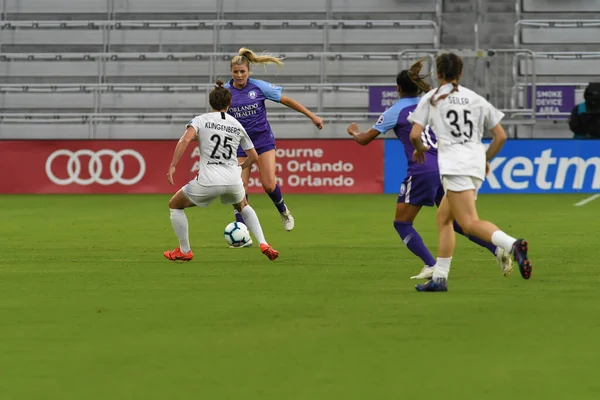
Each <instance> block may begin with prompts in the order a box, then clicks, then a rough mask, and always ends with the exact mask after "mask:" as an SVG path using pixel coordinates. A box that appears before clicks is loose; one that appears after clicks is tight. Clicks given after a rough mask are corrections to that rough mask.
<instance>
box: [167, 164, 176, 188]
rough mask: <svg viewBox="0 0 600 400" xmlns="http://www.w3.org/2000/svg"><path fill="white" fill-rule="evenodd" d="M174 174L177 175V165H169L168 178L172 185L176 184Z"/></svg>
mask: <svg viewBox="0 0 600 400" xmlns="http://www.w3.org/2000/svg"><path fill="white" fill-rule="evenodd" d="M173 175H175V167H169V172H167V179H168V180H169V183H170V184H171V186H175V182H174V181H173Z"/></svg>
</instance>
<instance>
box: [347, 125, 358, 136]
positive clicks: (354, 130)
mask: <svg viewBox="0 0 600 400" xmlns="http://www.w3.org/2000/svg"><path fill="white" fill-rule="evenodd" d="M358 131H359V128H358V124H357V123H356V122H353V123H351V124H350V125H348V128H347V129H346V132H348V135H350V136H353V137H354V135H356V133H357V132H358Z"/></svg>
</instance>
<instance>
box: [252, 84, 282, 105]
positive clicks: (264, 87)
mask: <svg viewBox="0 0 600 400" xmlns="http://www.w3.org/2000/svg"><path fill="white" fill-rule="evenodd" d="M249 81H250V83H252V84H254V85H256V86H258V88H259V89H260V91H261V92H263V94H264V95H265V97H266V98H267V99H269V100H272V101H275V102H277V103H279V102H280V101H281V91H282V90H283V87H281V86H275V85H273V84H272V83H269V82H265V81H261V80H259V79H249Z"/></svg>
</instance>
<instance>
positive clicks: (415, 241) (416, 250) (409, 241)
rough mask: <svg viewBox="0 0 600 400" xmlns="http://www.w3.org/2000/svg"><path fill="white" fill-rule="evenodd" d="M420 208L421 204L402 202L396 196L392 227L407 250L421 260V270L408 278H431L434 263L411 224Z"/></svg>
mask: <svg viewBox="0 0 600 400" xmlns="http://www.w3.org/2000/svg"><path fill="white" fill-rule="evenodd" d="M420 210H421V206H416V205H413V204H409V203H404V202H402V201H401V197H399V198H398V203H397V204H396V215H395V217H394V229H396V232H398V235H399V236H400V239H402V243H404V245H405V246H406V247H407V248H408V250H410V251H411V252H412V253H413V254H414V255H415V256H417V257H419V258H420V259H421V260H422V261H423V269H422V270H421V272H420V273H419V274H418V275H415V276H412V277H411V278H410V279H429V278H431V274H432V273H433V266H434V265H435V259H434V258H433V256H432V255H431V252H430V251H429V249H427V246H425V243H424V242H423V238H422V237H421V235H419V232H417V230H416V229H415V228H414V226H413V222H414V220H415V218H416V216H417V214H418V213H419V211H420Z"/></svg>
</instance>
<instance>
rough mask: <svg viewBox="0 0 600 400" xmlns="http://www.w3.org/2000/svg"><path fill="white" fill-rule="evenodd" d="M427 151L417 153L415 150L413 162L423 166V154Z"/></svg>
mask: <svg viewBox="0 0 600 400" xmlns="http://www.w3.org/2000/svg"><path fill="white" fill-rule="evenodd" d="M425 147H426V148H427V150H429V147H427V146H425ZM427 150H425V151H417V150H415V151H414V152H413V160H414V161H416V162H417V163H419V164H423V163H424V162H425V160H426V158H425V153H426V152H427Z"/></svg>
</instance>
